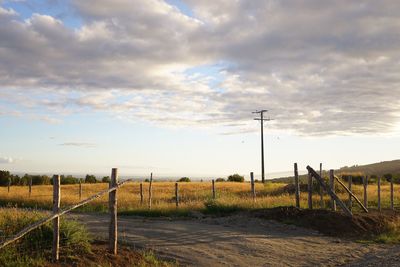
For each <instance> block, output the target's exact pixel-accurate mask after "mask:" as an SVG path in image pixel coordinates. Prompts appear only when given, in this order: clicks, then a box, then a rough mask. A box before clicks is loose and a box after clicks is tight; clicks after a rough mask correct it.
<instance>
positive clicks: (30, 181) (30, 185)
mask: <svg viewBox="0 0 400 267" xmlns="http://www.w3.org/2000/svg"><path fill="white" fill-rule="evenodd" d="M31 195H32V177H30V178H29V197H30V196H31Z"/></svg>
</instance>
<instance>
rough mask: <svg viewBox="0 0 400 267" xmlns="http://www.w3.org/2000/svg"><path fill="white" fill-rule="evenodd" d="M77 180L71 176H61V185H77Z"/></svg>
mask: <svg viewBox="0 0 400 267" xmlns="http://www.w3.org/2000/svg"><path fill="white" fill-rule="evenodd" d="M79 180H80V179H79V178H75V177H73V176H72V175H68V176H66V177H65V176H64V175H61V181H60V182H61V184H78V183H79Z"/></svg>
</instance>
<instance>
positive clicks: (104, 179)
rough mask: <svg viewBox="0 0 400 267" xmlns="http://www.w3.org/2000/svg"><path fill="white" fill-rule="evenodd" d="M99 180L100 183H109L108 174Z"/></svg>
mask: <svg viewBox="0 0 400 267" xmlns="http://www.w3.org/2000/svg"><path fill="white" fill-rule="evenodd" d="M101 182H102V183H110V182H111V179H110V176H104V177H103V179H101Z"/></svg>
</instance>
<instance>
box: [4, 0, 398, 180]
mask: <svg viewBox="0 0 400 267" xmlns="http://www.w3.org/2000/svg"><path fill="white" fill-rule="evenodd" d="M399 12H400V2H399V1H396V0H392V1H390V0H381V1H372V0H371V1H348V0H337V1H320V0H307V1H306V0H296V1H289V0H280V1H277V0H274V1H273V0H263V1H261V0H260V1H247V0H213V1H211V0H165V1H164V0H86V1H79V0H72V1H61V0H42V1H39V0H29V1H28V0H26V1H24V0H13V1H12V0H0V125H1V128H0V129H1V130H0V138H1V139H0V140H1V141H0V169H7V170H11V171H19V172H50V173H51V172H59V173H61V172H62V173H88V172H89V173H108V172H109V169H110V168H111V167H119V168H120V169H121V170H120V171H121V173H122V174H125V175H128V174H145V173H149V172H150V171H153V172H155V173H157V174H159V175H178V176H180V175H193V176H202V175H205V176H206V175H227V174H231V173H234V172H239V173H241V174H248V172H250V171H254V172H256V173H258V174H259V173H260V168H259V165H260V155H259V154H260V151H259V137H260V136H259V123H258V122H257V121H254V120H253V115H252V114H251V112H252V111H254V110H256V109H268V110H269V116H270V117H271V118H273V119H274V120H273V121H270V122H268V123H267V125H266V127H265V130H266V136H265V137H266V150H267V155H266V158H267V172H268V173H270V174H271V173H272V172H278V171H286V170H290V169H291V168H292V164H293V163H294V162H298V163H299V164H300V167H301V168H302V169H304V168H305V166H306V165H307V164H311V165H313V166H317V164H319V162H323V163H324V166H325V167H326V168H338V167H341V166H344V165H353V164H363V163H371V162H376V161H383V160H391V159H397V158H400V156H399V153H400V152H399V151H400V138H399V134H400V75H399V73H400V16H399V15H398V14H399Z"/></svg>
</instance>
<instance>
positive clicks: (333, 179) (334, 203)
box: [329, 170, 336, 211]
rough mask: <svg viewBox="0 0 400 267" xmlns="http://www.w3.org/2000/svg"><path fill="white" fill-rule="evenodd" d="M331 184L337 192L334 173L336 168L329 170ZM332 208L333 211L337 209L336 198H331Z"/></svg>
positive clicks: (333, 190)
mask: <svg viewBox="0 0 400 267" xmlns="http://www.w3.org/2000/svg"><path fill="white" fill-rule="evenodd" d="M329 186H330V187H331V190H332V192H333V193H335V175H334V170H329ZM331 209H332V210H333V211H336V201H335V200H334V199H331Z"/></svg>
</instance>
